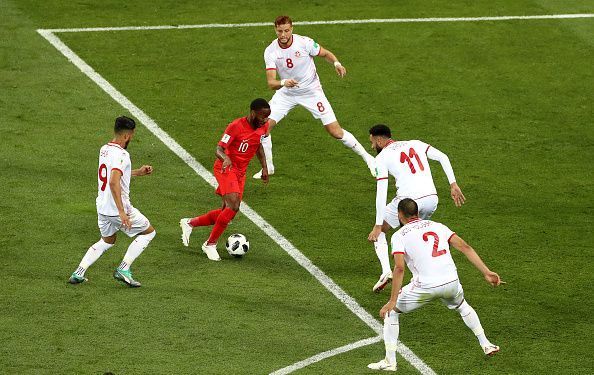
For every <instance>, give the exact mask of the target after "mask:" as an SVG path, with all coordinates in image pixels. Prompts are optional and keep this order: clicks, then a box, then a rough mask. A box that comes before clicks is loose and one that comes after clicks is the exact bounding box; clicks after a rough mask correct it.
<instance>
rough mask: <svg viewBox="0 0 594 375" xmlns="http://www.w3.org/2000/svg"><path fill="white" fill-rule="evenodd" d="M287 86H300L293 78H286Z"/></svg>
mask: <svg viewBox="0 0 594 375" xmlns="http://www.w3.org/2000/svg"><path fill="white" fill-rule="evenodd" d="M285 87H299V82H297V81H295V80H294V79H293V78H289V79H285Z"/></svg>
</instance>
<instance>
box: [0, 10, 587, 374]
mask: <svg viewBox="0 0 594 375" xmlns="http://www.w3.org/2000/svg"><path fill="white" fill-rule="evenodd" d="M281 13H287V14H289V15H291V16H292V17H293V18H294V19H295V20H298V21H300V20H333V19H368V18H419V17H477V16H498V15H538V14H567V13H594V6H592V3H591V2H589V1H585V0H570V1H561V0H533V1H528V0H519V1H503V0H495V1H463V0H455V1H448V2H443V1H433V0H432V1H425V2H417V1H399V2H394V1H374V2H360V1H354V0H344V1H340V2H338V1H328V2H321V1H317V2H306V1H298V2H291V3H283V4H279V3H277V2H273V1H262V2H248V1H243V2H242V1H236V0H233V1H227V2H224V3H223V2H218V1H201V2H194V1H150V2H144V1H139V0H133V1H127V2H117V1H113V0H109V1H87V2H64V1H57V0H50V1H44V2H40V1H34V0H19V1H17V0H0V134H1V138H0V139H1V140H2V144H1V146H2V147H0V160H1V162H0V175H1V189H0V228H1V233H2V235H1V236H0V373H6V374H21V373H24V374H62V373H64V374H75V373H76V374H103V373H105V372H112V373H115V374H140V373H146V374H149V373H150V374H171V373H183V374H186V373H187V374H265V373H270V372H272V371H274V370H277V369H279V368H282V367H285V366H288V365H290V364H292V363H294V362H297V361H300V360H303V359H305V358H307V357H310V356H312V355H315V354H317V353H320V352H322V351H325V350H330V349H333V348H336V347H339V346H342V345H346V344H349V343H352V342H355V341H358V340H360V339H364V338H367V337H371V336H373V335H374V332H373V331H372V330H371V329H369V328H368V327H367V326H366V325H365V324H364V323H363V322H361V321H360V320H359V319H358V318H357V317H356V316H355V315H353V314H352V313H351V312H350V311H349V310H348V309H347V308H346V307H345V306H344V305H343V304H342V303H341V302H340V301H338V300H337V299H336V298H334V297H333V296H332V295H331V294H330V293H329V292H328V291H326V290H325V289H324V288H323V287H322V286H321V285H320V284H319V283H318V282H317V281H316V280H315V279H314V278H313V277H312V276H311V275H309V274H308V273H307V272H306V271H305V270H304V269H303V268H301V267H300V266H299V265H298V264H297V263H296V262H295V261H294V260H292V259H291V258H290V257H289V256H288V255H287V254H286V253H285V252H284V251H283V250H282V249H281V248H280V247H279V246H278V245H276V244H275V243H274V242H273V241H272V240H271V239H270V238H268V237H267V236H266V235H265V234H264V233H263V232H262V231H261V230H260V229H259V228H258V227H256V226H255V225H254V224H253V223H252V222H250V221H249V220H248V219H247V218H246V217H245V216H243V215H239V216H238V217H237V218H236V219H235V220H234V222H233V224H232V226H231V227H230V228H229V229H228V231H227V232H226V234H227V235H228V234H231V233H232V232H240V233H244V234H245V235H246V236H247V237H248V238H249V239H250V242H251V250H250V253H248V255H247V256H246V257H245V258H244V259H239V260H238V259H232V258H230V257H228V256H225V257H224V261H223V262H220V263H213V262H209V261H207V260H206V257H205V256H203V255H202V254H201V252H200V251H199V245H200V244H201V242H202V238H203V237H205V236H206V235H207V231H206V230H196V231H195V232H194V234H193V237H192V242H191V247H190V248H189V249H187V248H184V247H183V246H182V245H181V241H180V239H179V235H180V232H179V227H178V225H177V222H178V220H179V218H180V217H186V216H191V215H194V214H198V213H202V212H204V211H206V210H207V209H210V208H212V207H215V206H217V205H218V204H219V199H218V197H217V196H215V195H214V194H213V191H212V190H213V189H212V188H211V187H210V186H209V185H208V184H207V183H206V182H204V181H203V180H202V179H200V178H199V177H198V176H197V175H196V174H195V173H194V172H193V171H192V170H191V169H190V168H189V167H188V166H187V165H186V164H185V163H184V162H182V161H181V160H180V159H179V158H178V157H177V156H175V155H174V154H173V153H172V152H171V151H170V150H169V149H168V148H167V147H166V146H165V145H164V144H163V143H161V142H160V141H159V140H158V139H157V138H156V137H154V136H153V135H152V134H151V133H149V132H148V131H147V130H146V129H145V128H144V127H142V126H140V127H139V128H138V131H137V135H136V138H135V139H134V141H133V143H132V144H131V147H130V152H131V156H132V162H133V165H140V164H142V163H150V164H152V165H153V166H154V168H155V173H154V175H153V176H150V177H143V178H137V179H134V180H133V182H132V191H131V193H132V201H133V202H134V205H135V206H136V207H138V208H139V209H140V210H141V211H142V212H143V213H144V214H145V215H146V216H147V217H148V218H149V219H150V220H151V222H152V223H153V225H154V226H155V228H156V230H157V237H156V238H155V240H154V241H153V242H152V243H151V245H150V247H149V248H148V249H147V250H146V251H145V253H144V254H143V255H142V256H141V257H140V258H139V259H138V260H137V261H136V263H135V264H134V267H133V268H134V271H135V276H137V277H138V279H139V280H140V281H141V282H143V287H142V288H140V289H138V290H131V289H127V288H124V287H122V286H121V285H118V284H116V282H115V281H114V280H113V279H112V278H111V272H112V270H113V268H114V267H115V266H116V265H117V264H118V263H119V261H120V259H121V257H122V255H123V254H124V252H125V249H126V247H127V245H128V243H129V241H130V240H129V239H128V238H126V237H125V236H123V235H120V237H119V238H118V243H117V244H116V246H115V247H114V248H112V249H111V250H109V252H108V253H106V254H105V255H104V256H103V257H102V258H101V259H100V260H99V261H98V262H97V263H96V264H94V265H93V266H92V267H91V268H90V270H89V271H88V273H87V276H88V277H89V279H90V282H89V283H88V284H83V285H79V286H74V287H73V286H70V285H67V284H66V281H67V279H68V276H69V275H70V273H71V272H72V271H73V269H74V268H75V267H76V265H77V264H78V262H79V261H80V258H81V257H82V256H83V254H84V252H85V251H86V249H87V248H88V246H89V245H91V244H92V243H94V242H95V241H96V240H97V238H98V235H99V233H98V230H97V228H96V214H95V208H94V199H95V194H96V175H95V173H96V163H97V154H98V150H99V148H100V147H101V145H102V144H103V143H105V142H106V141H108V140H109V139H110V136H111V126H112V123H113V119H114V118H115V117H116V116H118V115H120V114H125V113H126V112H125V110H124V109H123V108H121V107H120V106H119V105H118V104H117V103H116V102H114V101H113V100H112V99H111V98H110V97H109V96H108V95H106V94H105V93H104V92H103V91H102V90H101V89H100V88H99V87H98V86H96V85H95V84H94V83H93V82H91V81H90V80H89V79H88V78H87V77H86V76H85V75H83V74H82V73H81V72H80V71H79V70H78V69H77V68H76V67H75V66H74V65H72V64H71V63H70V62H68V61H67V59H66V58H64V56H62V55H61V54H60V53H59V52H58V51H57V50H56V49H55V48H53V47H52V46H51V45H50V44H49V43H47V41H46V40H44V39H43V38H42V37H41V36H40V35H39V34H37V33H36V29H39V28H71V27H93V26H129V25H177V24H201V23H213V22H217V23H240V22H271V21H272V20H273V19H274V17H275V16H277V15H279V14H281ZM295 32H296V33H298V34H303V35H307V36H311V37H313V38H314V39H315V40H316V41H318V42H319V43H320V44H321V45H322V46H324V47H327V48H328V49H330V50H331V51H333V52H334V53H335V54H336V55H337V56H338V58H339V59H340V61H341V62H342V63H343V64H344V65H345V66H346V67H347V69H348V75H347V77H346V78H345V79H342V80H341V79H339V78H338V77H336V75H335V74H334V72H333V69H332V67H331V66H330V65H329V64H327V63H325V62H324V61H321V60H317V61H316V63H317V67H318V72H319V74H320V76H321V80H322V83H323V85H324V89H325V92H326V95H327V96H328V98H329V100H330V102H331V103H332V105H333V107H334V110H335V112H336V114H337V116H338V119H339V121H340V122H341V124H342V125H343V127H344V128H346V129H348V130H349V131H351V133H353V134H354V135H355V136H356V137H357V138H358V139H359V140H360V141H362V143H363V144H364V145H365V146H367V145H368V141H367V130H368V128H369V127H370V126H371V125H373V124H375V123H379V122H383V123H387V124H389V125H390V126H391V127H392V128H393V132H394V133H395V137H396V138H400V139H421V140H424V141H426V142H428V143H430V144H433V145H434V146H435V147H437V148H439V149H440V150H442V151H444V152H446V153H447V154H448V156H449V157H450V159H451V161H452V164H453V167H454V171H455V173H456V176H457V178H458V182H459V184H460V186H461V187H462V189H463V191H464V193H465V195H466V197H467V199H468V201H467V204H466V205H465V206H464V207H463V208H460V209H457V208H455V207H454V205H453V203H452V202H451V200H450V199H449V196H448V189H447V180H446V178H445V176H444V174H443V172H442V171H441V169H440V166H439V165H438V164H431V167H432V170H433V174H434V178H435V181H436V185H437V187H438V191H439V194H440V198H441V199H440V205H439V208H438V210H437V212H436V214H435V216H434V219H435V220H437V221H441V222H444V223H445V224H447V225H449V226H450V227H451V228H453V229H454V230H456V231H457V233H459V234H460V235H461V236H462V237H463V238H465V239H466V240H467V241H468V242H469V243H471V244H472V245H473V246H474V247H475V248H476V249H477V251H478V252H479V254H481V255H482V257H483V259H484V260H485V261H486V263H487V264H488V265H489V266H490V267H491V268H492V269H493V270H495V271H497V272H499V273H500V274H501V276H502V277H503V279H504V280H506V281H507V282H508V284H507V285H506V286H505V287H502V288H499V289H492V288H490V287H489V286H488V285H487V284H486V283H485V282H484V281H483V280H482V278H481V276H480V275H479V274H478V273H477V271H476V270H474V269H473V268H472V266H471V265H469V264H468V262H466V261H465V259H463V258H462V257H461V256H460V255H459V254H457V255H455V259H456V261H457V265H458V269H459V273H460V277H461V281H462V284H463V286H464V288H465V291H466V297H467V299H468V301H469V303H470V304H471V305H472V306H473V307H474V308H475V309H476V311H477V312H478V314H479V316H480V318H481V321H482V323H483V327H484V328H485V330H486V332H487V334H488V336H489V337H490V338H491V339H492V340H493V341H494V342H495V343H497V344H498V345H500V346H501V348H502V350H501V353H500V354H499V355H498V356H496V357H494V358H484V356H483V355H482V354H481V352H480V349H479V347H478V345H477V343H476V342H475V341H476V340H475V338H474V337H473V335H472V334H471V332H470V331H469V330H468V329H467V328H466V327H465V326H464V324H463V322H462V321H461V320H460V318H459V317H458V315H457V314H455V313H453V312H449V311H447V309H446V308H445V307H443V306H440V305H439V304H438V303H436V304H432V305H430V306H427V307H425V308H423V309H421V310H419V311H416V312H414V313H412V314H410V315H406V316H403V317H402V318H401V334H400V339H401V341H402V342H403V343H404V344H406V345H407V346H408V347H409V348H410V349H412V350H413V351H414V352H415V353H416V354H417V355H418V356H419V357H420V358H421V359H423V360H424V361H425V362H426V363H427V364H428V365H429V366H430V367H431V368H432V369H433V370H435V372H437V373H438V374H460V373H470V374H547V373H562V374H585V373H592V372H593V371H594V361H593V360H592V358H593V357H592V351H593V349H594V347H593V346H594V345H593V344H592V342H593V334H592V333H593V332H594V324H593V320H592V316H594V308H593V307H594V304H593V303H592V297H591V296H592V288H591V285H592V282H593V281H594V280H593V271H592V257H593V256H594V250H593V249H594V247H593V246H592V240H593V239H594V238H593V235H592V228H593V227H594V223H593V220H592V212H593V208H594V204H593V202H594V189H593V188H594V174H593V168H592V166H591V159H592V158H594V127H593V122H594V109H593V108H594V106H593V103H594V90H593V87H594V73H593V70H592V62H593V61H594V19H592V18H586V19H572V20H530V21H488V22H464V23H462V22H452V23H450V22H448V23H400V24H358V25H316V26H295ZM58 36H59V37H60V38H61V39H62V40H63V41H64V42H65V43H66V44H67V45H68V46H69V47H70V48H72V49H73V50H74V51H75V52H76V53H77V54H79V56H80V57H81V58H83V59H84V60H85V61H86V62H87V63H89V64H90V65H91V66H92V67H93V68H94V69H95V70H96V71H97V72H98V73H99V74H101V75H102V76H103V77H104V78H105V79H107V80H108V81H109V82H110V83H111V84H113V85H114V86H115V87H116V88H117V89H118V90H120V91H121V92H122V93H123V94H124V95H126V96H127V97H128V98H129V99H130V100H131V101H132V102H133V103H135V104H136V105H137V106H139V107H140V108H141V109H142V110H143V111H145V113H147V114H148V115H149V116H150V117H152V118H153V119H154V120H155V121H156V122H157V123H158V124H159V125H160V126H161V127H162V128H163V130H165V131H166V132H167V133H169V134H170V135H171V136H172V137H173V138H174V139H175V140H176V141H177V142H179V143H180V144H181V145H182V146H183V147H184V148H185V149H186V150H187V151H188V152H190V153H191V154H192V155H193V156H194V157H196V159H197V160H198V161H199V162H200V163H202V164H203V165H204V166H205V167H206V168H208V169H210V168H211V166H212V163H213V161H214V148H215V145H216V142H217V140H218V138H219V137H220V135H221V132H222V130H223V129H224V128H225V126H226V124H227V123H228V122H229V121H231V120H233V119H234V118H236V117H239V116H242V115H245V114H246V109H247V107H248V105H249V102H250V100H251V99H253V98H255V97H264V98H270V97H271V96H272V92H271V91H269V90H268V89H267V87H266V82H265V74H264V69H263V67H264V63H263V58H262V55H263V50H264V48H265V47H266V46H267V45H268V43H270V41H271V40H273V38H274V32H273V30H272V28H271V27H270V28H268V27H255V28H239V29H237V28H234V29H187V30H163V31H158V30H153V31H120V32H97V33H71V34H59V35H58ZM273 140H274V152H275V165H276V167H277V173H276V174H275V175H274V176H273V177H272V179H271V182H270V184H269V185H268V186H263V185H262V184H261V183H259V182H257V181H252V180H248V182H247V186H246V193H245V198H246V202H247V203H248V204H249V205H250V206H251V207H252V208H254V209H255V210H256V211H257V212H258V213H259V214H261V215H262V216H263V217H264V218H265V219H266V220H267V221H268V222H269V223H270V224H271V225H273V226H274V227H275V228H276V229H277V230H278V231H279V232H280V233H281V234H283V235H284V236H285V237H286V238H287V239H289V240H290V241H291V242H292V243H293V244H294V245H295V246H296V247H297V248H298V249H300V250H301V251H302V252H303V253H304V254H305V255H306V256H307V257H308V258H309V259H311V260H312V262H313V263H314V264H316V265H317V266H318V267H320V268H321V269H322V270H323V271H324V272H325V273H326V274H327V275H328V276H329V277H331V278H332V279H333V280H334V281H335V282H336V283H337V284H338V285H340V286H341V287H342V288H343V289H344V290H345V291H346V292H347V293H348V294H349V295H351V296H352V297H354V298H355V299H356V300H357V301H358V302H359V303H360V304H361V305H362V306H363V307H364V308H365V309H366V310H367V311H368V312H369V313H371V314H372V315H374V316H377V313H378V311H379V309H380V307H381V306H382V305H383V303H384V302H385V301H386V299H387V294H385V293H384V294H382V295H379V296H378V295H374V294H372V293H371V292H370V289H371V286H372V285H373V283H374V282H375V281H376V279H377V276H378V275H379V265H378V262H377V260H376V257H375V254H374V252H373V250H372V247H371V246H370V245H369V244H368V243H367V241H366V237H367V234H368V232H369V230H370V229H371V227H372V224H373V220H374V215H375V213H374V199H375V183H374V181H373V179H371V178H370V177H369V176H368V173H367V169H366V167H365V164H364V163H363V162H362V160H361V159H360V158H359V157H357V156H356V155H354V154H353V153H351V152H349V151H348V150H346V149H345V148H344V147H343V146H342V144H340V142H337V141H335V140H332V139H331V138H330V137H329V136H328V135H327V134H326V133H325V131H324V130H323V129H322V126H321V124H319V123H318V122H317V121H315V120H314V119H312V118H311V116H310V114H309V113H307V112H306V111H305V110H303V109H297V110H295V111H293V112H292V113H291V114H290V115H289V116H288V117H287V118H286V119H285V120H283V121H282V122H281V123H280V124H279V125H278V126H277V128H276V129H275V130H274V132H273ZM256 169H257V168H256V165H252V166H251V169H250V170H249V172H250V175H251V174H252V173H254V172H255V171H256ZM392 193H393V191H392V190H391V194H392ZM382 355H383V344H382V343H378V344H375V345H371V346H366V347H363V348H360V349H357V350H353V351H350V352H348V353H345V354H342V355H339V356H336V357H332V358H330V359H327V360H324V361H322V362H319V363H317V364H314V365H311V366H309V367H306V368H304V369H302V370H299V371H298V372H297V373H300V374H362V373H368V372H367V369H366V365H367V363H369V362H372V361H377V360H379V359H380V358H381V356H382ZM399 372H401V373H403V374H414V373H417V372H416V370H415V369H414V368H413V367H412V366H410V365H409V364H408V363H406V362H405V361H404V360H402V359H400V361H399Z"/></svg>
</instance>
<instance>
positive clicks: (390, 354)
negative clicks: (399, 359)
mask: <svg viewBox="0 0 594 375" xmlns="http://www.w3.org/2000/svg"><path fill="white" fill-rule="evenodd" d="M399 315H400V314H398V313H397V312H396V311H390V312H389V313H388V314H386V317H385V318H384V344H385V345H386V361H388V362H389V363H396V347H397V344H398V335H399V334H400V323H399V322H398V316H399Z"/></svg>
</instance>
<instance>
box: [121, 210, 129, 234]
mask: <svg viewBox="0 0 594 375" xmlns="http://www.w3.org/2000/svg"><path fill="white" fill-rule="evenodd" d="M119 216H120V220H121V221H122V227H124V229H126V230H130V229H132V223H131V222H130V218H129V217H128V214H126V213H125V212H124V211H120V213H119Z"/></svg>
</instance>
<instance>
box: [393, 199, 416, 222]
mask: <svg viewBox="0 0 594 375" xmlns="http://www.w3.org/2000/svg"><path fill="white" fill-rule="evenodd" d="M398 211H400V212H402V213H403V214H404V217H406V218H409V217H413V216H418V215H419V206H418V205H417V202H415V201H414V200H412V199H410V198H404V199H403V200H401V201H400V202H398Z"/></svg>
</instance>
